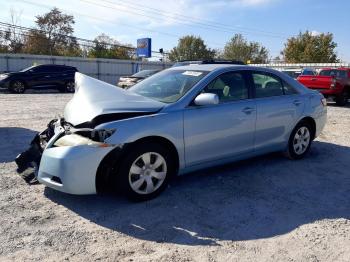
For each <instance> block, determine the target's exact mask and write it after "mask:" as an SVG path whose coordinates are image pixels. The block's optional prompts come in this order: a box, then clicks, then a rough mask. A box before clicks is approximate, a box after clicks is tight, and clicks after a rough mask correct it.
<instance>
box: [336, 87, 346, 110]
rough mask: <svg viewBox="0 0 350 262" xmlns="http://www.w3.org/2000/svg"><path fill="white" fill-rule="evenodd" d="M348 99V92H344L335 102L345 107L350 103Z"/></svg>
mask: <svg viewBox="0 0 350 262" xmlns="http://www.w3.org/2000/svg"><path fill="white" fill-rule="evenodd" d="M348 98H349V93H348V90H344V91H343V92H342V93H341V94H340V95H339V96H337V97H336V99H335V102H336V104H337V105H338V106H345V105H346V104H347V102H348Z"/></svg>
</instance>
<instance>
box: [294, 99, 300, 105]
mask: <svg viewBox="0 0 350 262" xmlns="http://www.w3.org/2000/svg"><path fill="white" fill-rule="evenodd" d="M293 104H294V105H296V106H299V105H300V104H301V101H299V100H294V101H293Z"/></svg>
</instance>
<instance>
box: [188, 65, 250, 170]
mask: <svg viewBox="0 0 350 262" xmlns="http://www.w3.org/2000/svg"><path fill="white" fill-rule="evenodd" d="M202 92H203V93H215V94H217V95H218V96H219V99H220V103H219V104H217V105H210V106H196V105H190V106H189V107H188V108H186V109H185V111H184V142H185V156H186V165H187V166H192V165H195V164H199V163H203V162H206V161H212V160H214V161H215V160H219V159H223V158H226V157H231V156H235V155H238V154H242V153H247V152H252V151H253V149H254V131H255V120H256V107H255V102H254V100H253V99H250V93H249V82H248V79H247V76H246V73H245V72H243V71H241V72H239V71H235V72H229V73H224V74H222V75H220V76H219V77H217V78H216V79H215V80H213V81H212V82H211V83H210V84H209V85H208V86H207V87H206V88H205V89H204V90H203V91H202Z"/></svg>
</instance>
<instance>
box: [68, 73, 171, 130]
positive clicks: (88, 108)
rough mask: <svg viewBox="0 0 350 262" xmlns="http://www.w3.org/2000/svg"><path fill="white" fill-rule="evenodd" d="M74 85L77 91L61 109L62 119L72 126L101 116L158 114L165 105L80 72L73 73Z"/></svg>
mask: <svg viewBox="0 0 350 262" xmlns="http://www.w3.org/2000/svg"><path fill="white" fill-rule="evenodd" d="M75 86H76V92H75V94H74V96H73V98H72V99H71V100H70V101H69V102H68V104H67V105H66V108H65V110H64V118H65V120H66V121H67V122H69V123H71V124H73V125H79V124H82V123H85V122H89V121H91V120H93V119H94V118H96V117H98V116H101V115H109V114H114V115H115V114H118V113H120V114H125V113H134V115H135V114H137V113H152V112H157V111H159V110H160V109H161V108H163V107H164V105H165V104H164V103H161V102H158V101H155V100H152V99H150V98H147V97H144V96H141V95H138V94H135V93H132V92H129V91H126V90H124V89H122V88H119V87H116V86H113V85H111V84H108V83H106V82H103V81H100V80H97V79H95V78H92V77H89V76H86V75H83V74H81V73H75Z"/></svg>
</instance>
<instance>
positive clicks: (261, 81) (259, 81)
mask: <svg viewBox="0 0 350 262" xmlns="http://www.w3.org/2000/svg"><path fill="white" fill-rule="evenodd" d="M252 76H253V81H254V86H255V97H256V98H263V97H271V96H282V95H283V85H282V82H281V81H280V79H279V78H278V77H275V76H272V75H270V74H264V73H253V74H252Z"/></svg>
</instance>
